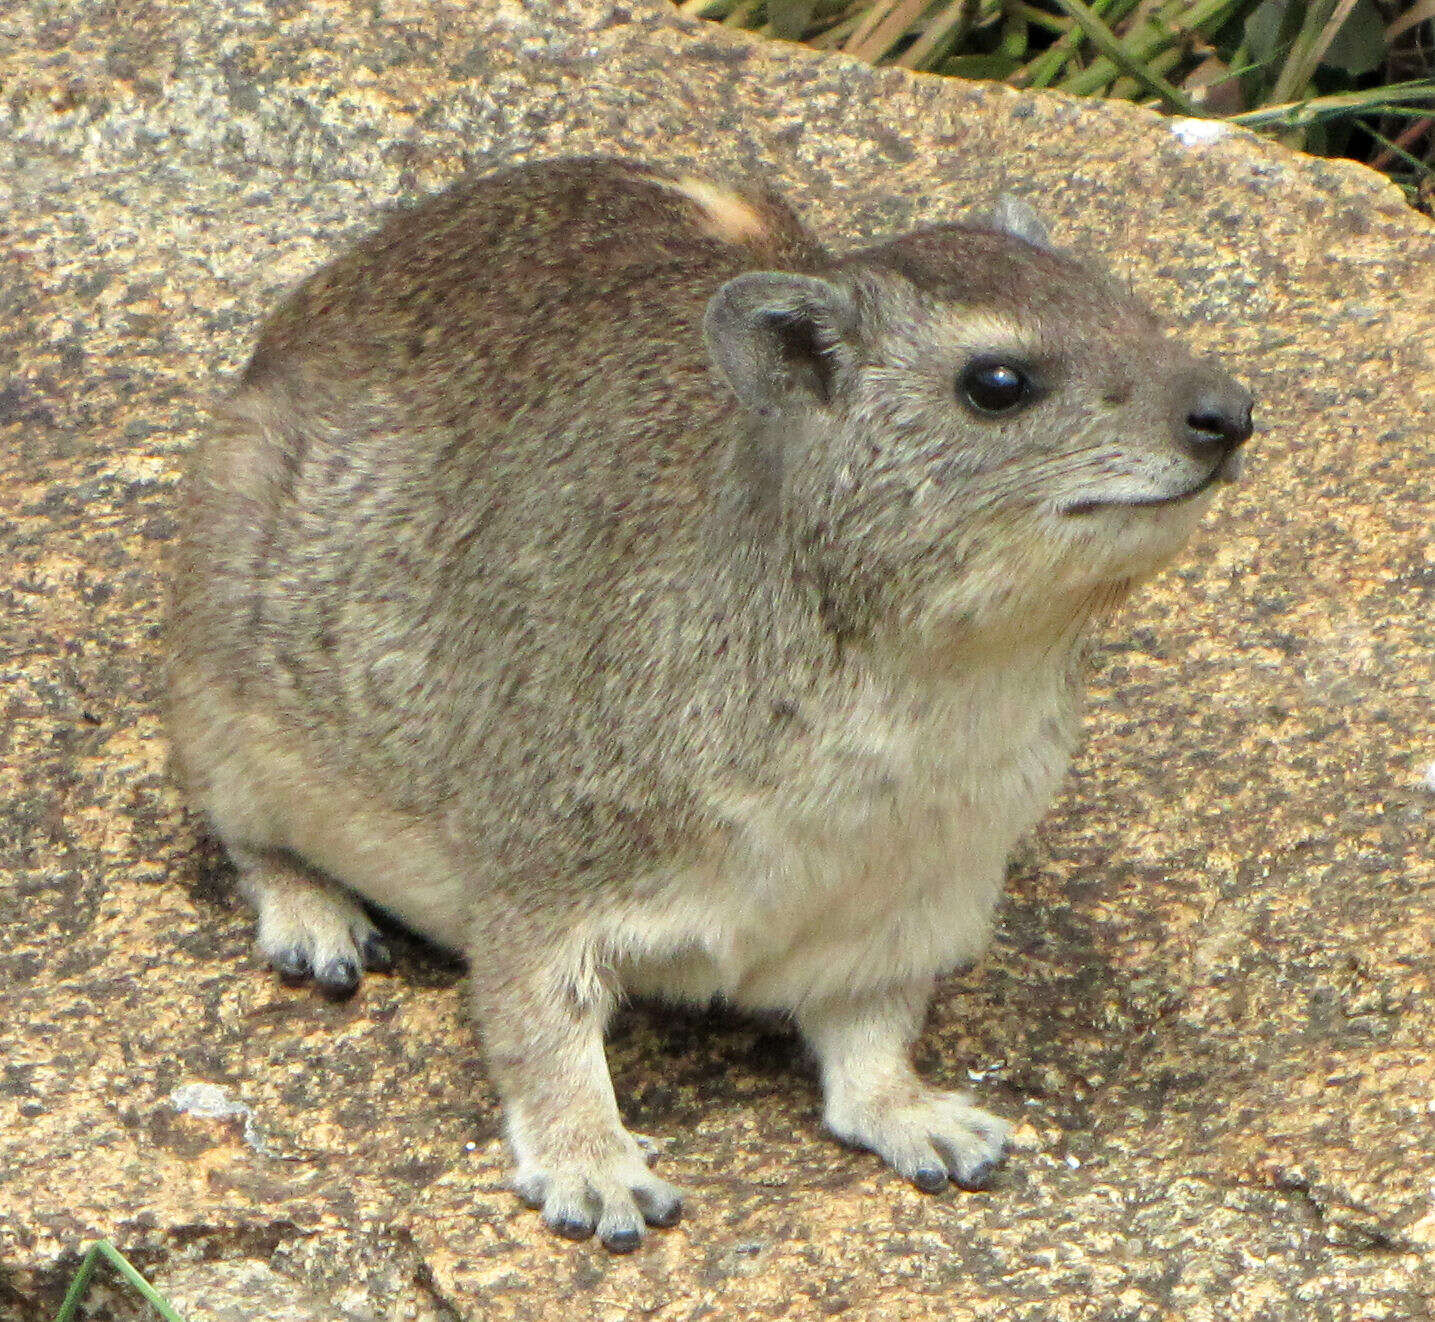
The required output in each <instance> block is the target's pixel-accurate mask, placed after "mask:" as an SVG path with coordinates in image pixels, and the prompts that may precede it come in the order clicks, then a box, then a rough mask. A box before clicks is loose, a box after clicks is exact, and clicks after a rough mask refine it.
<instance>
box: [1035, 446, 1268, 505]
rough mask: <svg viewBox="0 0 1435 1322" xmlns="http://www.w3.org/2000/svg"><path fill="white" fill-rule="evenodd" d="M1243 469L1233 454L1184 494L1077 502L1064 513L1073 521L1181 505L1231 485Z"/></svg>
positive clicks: (1182, 492) (1238, 458) (1239, 460)
mask: <svg viewBox="0 0 1435 1322" xmlns="http://www.w3.org/2000/svg"><path fill="white" fill-rule="evenodd" d="M1243 467H1244V462H1243V460H1242V457H1241V454H1240V451H1238V450H1233V451H1232V452H1231V453H1230V454H1228V455H1226V457H1225V458H1224V459H1222V460H1221V462H1220V463H1218V464H1217V465H1216V466H1215V467H1214V468H1212V469H1211V471H1210V472H1209V473H1207V474H1206V476H1205V477H1203V478H1202V479H1201V480H1200V481H1199V482H1197V483H1196V484H1195V485H1194V486H1190V487H1187V488H1186V490H1184V491H1177V492H1175V493H1174V494H1173V495H1170V496H1141V497H1133V498H1130V499H1126V498H1118V499H1113V500H1078V501H1074V502H1073V503H1072V504H1070V505H1065V506H1063V507H1062V510H1061V512H1062V513H1063V514H1065V515H1067V516H1069V517H1073V518H1074V517H1076V516H1077V515H1081V514H1092V513H1095V512H1096V511H1097V510H1115V509H1127V510H1133V509H1134V510H1141V509H1160V508H1162V507H1163V506H1166V505H1179V504H1181V503H1182V502H1184V501H1188V500H1194V499H1195V498H1196V497H1197V496H1199V495H1200V494H1201V493H1202V492H1203V491H1208V490H1210V488H1211V487H1213V486H1215V484H1216V483H1217V482H1222V483H1229V482H1234V481H1236V480H1237V479H1238V478H1239V477H1240V475H1241V469H1242V468H1243Z"/></svg>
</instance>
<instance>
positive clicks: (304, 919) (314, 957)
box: [231, 850, 394, 997]
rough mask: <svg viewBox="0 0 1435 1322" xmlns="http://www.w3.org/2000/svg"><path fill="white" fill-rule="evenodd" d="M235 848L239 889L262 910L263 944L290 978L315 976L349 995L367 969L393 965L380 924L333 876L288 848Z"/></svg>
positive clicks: (323, 985)
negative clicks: (289, 852)
mask: <svg viewBox="0 0 1435 1322" xmlns="http://www.w3.org/2000/svg"><path fill="white" fill-rule="evenodd" d="M231 853H232V855H233V857H234V861H235V864H236V865H237V866H238V868H239V889H240V890H241V891H242V892H243V894H244V896H245V898H247V899H248V900H249V902H250V903H251V904H252V905H253V906H254V908H255V911H256V912H257V913H258V915H259V931H258V937H257V944H258V946H259V949H260V951H261V952H262V953H263V955H264V957H265V958H266V959H267V960H268V961H269V962H270V964H272V965H273V966H274V968H275V969H276V970H278V972H279V975H280V976H281V977H282V978H283V979H284V980H285V981H286V982H303V981H305V980H307V979H309V978H311V977H312V978H313V980H314V983H315V985H316V986H317V987H318V988H319V990H320V991H322V992H323V993H324V994H325V995H327V996H334V997H343V996H349V995H351V994H352V993H353V991H354V989H355V988H357V987H358V985H359V979H360V977H361V976H362V974H363V971H364V970H365V969H368V970H370V971H374V972H386V971H387V970H388V969H390V968H392V967H393V962H394V961H393V956H392V955H391V954H390V953H389V948H388V946H387V944H386V943H385V941H384V939H383V937H382V936H381V935H380V934H379V930H378V928H376V927H375V926H374V925H373V923H371V922H370V921H369V919H368V917H367V915H366V914H365V913H364V911H363V909H362V908H361V907H360V906H359V905H358V903H357V902H355V901H354V900H352V899H350V898H349V896H348V895H346V894H345V893H344V892H343V891H342V890H340V889H339V887H337V886H336V885H334V883H333V882H331V881H327V880H325V879H324V878H322V877H319V876H318V875H316V874H315V873H313V872H311V871H309V869H307V868H305V867H303V866H302V865H301V864H299V863H298V862H297V861H296V860H293V859H290V858H287V857H285V856H284V855H282V854H274V853H265V854H260V853H253V852H250V851H247V850H232V851H231Z"/></svg>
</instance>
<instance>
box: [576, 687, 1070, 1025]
mask: <svg viewBox="0 0 1435 1322" xmlns="http://www.w3.org/2000/svg"><path fill="white" fill-rule="evenodd" d="M1017 678H1018V677H1017V676H1013V675H1012V674H1011V673H1010V672H1007V673H1005V674H1000V675H994V676H992V677H991V678H990V679H989V680H988V681H987V682H985V683H979V684H973V683H970V682H969V683H968V684H966V685H964V686H963V688H962V689H961V690H959V691H953V692H952V693H950V694H948V695H946V696H945V697H944V699H943V700H942V701H941V702H939V703H936V704H931V703H926V704H924V705H923V708H922V711H921V712H920V715H919V716H905V715H904V716H896V715H893V714H892V713H891V712H890V711H888V710H873V711H868V712H866V713H861V712H859V713H858V714H856V715H855V716H854V715H851V714H849V715H847V716H846V717H845V718H844V721H843V724H842V726H841V727H840V729H835V730H834V731H833V732H832V735H831V736H830V737H829V738H828V739H826V740H824V741H822V744H821V746H820V748H819V750H818V752H817V753H816V754H815V755H814V756H813V757H812V758H811V760H810V761H809V762H808V763H807V764H806V765H805V766H804V767H803V768H801V769H800V770H795V771H794V774H793V776H792V777H791V778H790V780H787V781H785V782H784V785H785V787H784V788H783V789H781V790H778V791H775V792H769V793H767V794H757V793H743V792H741V791H732V792H729V793H726V794H722V795H720V796H719V797H718V799H717V803H716V806H717V808H718V810H719V812H720V814H721V816H722V817H723V818H724V819H725V820H726V822H727V824H728V831H727V833H726V836H725V843H724V847H723V848H722V849H721V851H720V852H717V853H716V854H715V856H714V857H713V858H712V859H710V860H708V861H706V862H705V863H704V864H703V865H701V866H698V867H693V868H688V869H685V870H683V871H673V872H670V873H667V874H665V875H663V874H659V875H655V876H652V877H650V878H648V879H646V884H644V885H643V886H641V887H640V888H639V891H640V893H642V894H643V900H642V903H641V904H640V905H635V906H634V907H633V908H632V909H629V910H628V911H626V912H623V913H621V914H619V915H616V916H610V917H609V918H608V919H607V920H606V921H604V923H603V927H602V931H601V932H595V931H590V932H589V933H588V934H587V935H588V936H589V938H595V939H596V940H595V945H596V946H597V947H598V948H599V950H594V951H593V953H594V954H599V951H600V950H601V952H602V953H601V954H599V958H601V959H602V960H603V962H604V963H605V964H607V965H608V966H609V967H610V968H615V969H616V971H617V976H618V981H619V982H620V983H621V985H622V988H623V990H624V991H626V992H628V993H630V994H637V995H656V996H660V997H664V998H669V999H676V1000H681V1001H693V1002H707V1001H710V1000H714V999H722V1000H725V1001H728V1002H731V1003H733V1004H735V1005H739V1006H742V1007H744V1008H749V1009H782V1010H797V1009H800V1008H801V1007H802V1006H804V1005H808V1004H812V1003H816V1002H820V1001H823V1000H827V999H831V998H846V997H852V996H860V995H862V994H863V993H864V992H867V991H877V990H879V989H882V988H884V987H890V986H891V985H892V984H894V983H904V982H910V981H912V980H914V979H920V978H926V977H930V976H933V975H937V974H940V973H942V972H945V971H947V970H950V969H952V968H954V967H957V966H960V965H964V964H967V963H970V962H971V961H973V960H975V959H976V958H977V957H978V956H979V955H980V954H981V952H982V951H983V949H984V948H985V947H986V945H987V942H988V940H989V938H990V935H991V929H992V917H993V912H994V909H995V907H996V902H997V900H998V898H999V896H1000V892H1001V887H1002V883H1003V880H1004V875H1005V867H1006V860H1007V856H1008V854H1009V853H1010V851H1011V848H1012V846H1013V844H1014V843H1015V842H1016V840H1017V837H1018V836H1020V835H1021V834H1022V832H1024V831H1026V830H1027V829H1029V828H1030V827H1031V826H1032V825H1033V824H1034V823H1035V821H1036V820H1037V818H1038V817H1039V816H1040V815H1041V814H1042V812H1043V811H1044V810H1045V809H1046V807H1047V805H1048V803H1049V802H1050V800H1051V798H1052V796H1053V795H1054V794H1055V792H1056V790H1057V787H1058V786H1059V784H1060V781H1061V777H1062V775H1063V773H1064V771H1065V769H1066V766H1067V763H1068V761H1069V759H1070V754H1071V746H1072V743H1073V740H1074V734H1075V727H1076V724H1077V714H1076V708H1075V702H1074V700H1073V699H1072V698H1071V696H1070V694H1069V692H1068V691H1067V689H1066V687H1065V686H1064V685H1063V684H1061V683H1059V682H1057V677H1055V676H1041V677H1040V679H1041V680H1045V681H1046V682H1044V683H1043V682H1036V683H1033V682H1027V683H1021V682H1014V681H1016V680H1017ZM1024 678H1027V679H1028V680H1029V681H1030V680H1031V679H1034V678H1036V677H1031V676H1026V677H1024ZM974 690H975V691H974ZM590 949H591V947H590ZM603 956H606V958H603Z"/></svg>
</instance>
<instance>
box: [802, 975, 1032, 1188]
mask: <svg viewBox="0 0 1435 1322" xmlns="http://www.w3.org/2000/svg"><path fill="white" fill-rule="evenodd" d="M931 990H932V987H931V983H930V982H929V981H925V980H923V981H919V982H914V983H909V984H905V985H902V986H898V987H895V988H893V989H891V990H890V991H886V992H882V993H877V994H872V995H868V996H864V997H860V998H853V999H850V1000H848V999H842V1000H829V1001H825V1002H823V1003H821V1004H820V1005H818V1006H815V1007H812V1008H810V1009H807V1010H805V1011H803V1012H802V1013H801V1014H800V1015H799V1016H798V1020H799V1023H800V1025H801V1028H802V1032H803V1035H804V1036H805V1037H806V1038H807V1040H808V1042H809V1043H810V1044H811V1045H812V1048H813V1050H814V1051H815V1052H816V1053H817V1059H818V1062H819V1064H820V1066H821V1070H822V1091H823V1101H824V1105H823V1117H822V1118H823V1123H824V1124H825V1125H826V1127H827V1128H828V1129H829V1130H830V1131H831V1132H832V1133H833V1134H834V1135H835V1136H836V1137H837V1138H839V1139H841V1140H842V1141H843V1142H844V1143H850V1144H852V1145H853V1146H855V1147H861V1148H868V1149H870V1150H871V1151H873V1152H875V1153H876V1154H877V1155H878V1156H879V1157H881V1158H882V1159H883V1160H884V1161H885V1162H886V1163H887V1164H888V1165H889V1166H891V1167H892V1168H893V1169H894V1170H895V1171H896V1172H897V1173H898V1174H899V1175H902V1176H904V1177H905V1178H906V1179H909V1180H911V1182H912V1183H913V1184H915V1185H916V1186H917V1187H918V1188H919V1189H924V1190H926V1191H927V1192H928V1193H936V1192H938V1191H939V1190H941V1189H944V1188H945V1187H946V1185H947V1181H948V1179H951V1180H954V1181H955V1182H956V1183H957V1184H958V1185H960V1186H961V1187H962V1188H964V1189H980V1188H983V1187H984V1186H985V1185H986V1183H987V1181H988V1180H989V1179H990V1178H991V1175H992V1172H993V1171H995V1170H996V1168H997V1166H998V1165H999V1164H1000V1162H1001V1159H1002V1156H1003V1154H1004V1153H1005V1151H1006V1135H1007V1125H1006V1122H1005V1121H1004V1120H999V1119H998V1118H997V1117H996V1116H994V1115H988V1114H987V1113H986V1112H985V1111H979V1110H978V1109H977V1108H976V1107H974V1106H972V1105H971V1102H970V1100H969V1099H968V1098H967V1096H966V1095H965V1094H964V1093H958V1092H944V1091H942V1090H941V1089H939V1088H932V1087H930V1086H928V1085H927V1084H925V1083H923V1082H922V1079H921V1078H920V1076H919V1075H918V1074H917V1072H916V1071H915V1070H914V1069H913V1068H912V1064H911V1060H910V1057H909V1055H908V1052H909V1049H910V1047H911V1045H912V1042H913V1040H914V1039H915V1038H916V1035H917V1032H918V1030H919V1029H920V1027H921V1023H922V1017H923V1014H924V1013H925V1011H926V1006H927V1000H928V998H929V997H930V995H931Z"/></svg>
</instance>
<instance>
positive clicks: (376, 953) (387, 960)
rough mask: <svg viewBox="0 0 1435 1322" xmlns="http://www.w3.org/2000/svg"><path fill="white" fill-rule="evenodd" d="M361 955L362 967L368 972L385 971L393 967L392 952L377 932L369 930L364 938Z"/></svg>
mask: <svg viewBox="0 0 1435 1322" xmlns="http://www.w3.org/2000/svg"><path fill="white" fill-rule="evenodd" d="M363 956H364V967H365V968H366V969H368V970H369V972H370V973H387V972H389V970H391V969H392V968H393V967H394V952H393V951H392V950H390V949H389V943H388V942H387V941H385V940H384V938H383V937H381V936H380V935H379V934H378V933H377V932H370V933H369V935H368V936H366V937H365V938H364V944H363Z"/></svg>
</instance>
